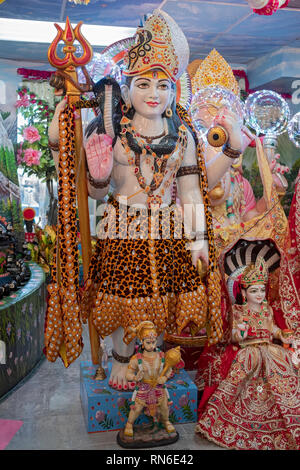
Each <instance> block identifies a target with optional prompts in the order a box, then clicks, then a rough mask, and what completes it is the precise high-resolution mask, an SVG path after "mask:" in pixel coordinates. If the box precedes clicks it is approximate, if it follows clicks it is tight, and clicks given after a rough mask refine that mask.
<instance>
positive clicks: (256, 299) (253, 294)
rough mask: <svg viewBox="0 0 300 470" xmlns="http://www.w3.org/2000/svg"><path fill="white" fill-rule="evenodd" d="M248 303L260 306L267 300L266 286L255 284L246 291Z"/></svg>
mask: <svg viewBox="0 0 300 470" xmlns="http://www.w3.org/2000/svg"><path fill="white" fill-rule="evenodd" d="M246 298H247V301H248V303H251V304H253V305H260V304H261V303H262V302H263V300H264V299H265V298H266V286H265V285H264V284H254V285H253V286H250V287H248V289H247V290H246Z"/></svg>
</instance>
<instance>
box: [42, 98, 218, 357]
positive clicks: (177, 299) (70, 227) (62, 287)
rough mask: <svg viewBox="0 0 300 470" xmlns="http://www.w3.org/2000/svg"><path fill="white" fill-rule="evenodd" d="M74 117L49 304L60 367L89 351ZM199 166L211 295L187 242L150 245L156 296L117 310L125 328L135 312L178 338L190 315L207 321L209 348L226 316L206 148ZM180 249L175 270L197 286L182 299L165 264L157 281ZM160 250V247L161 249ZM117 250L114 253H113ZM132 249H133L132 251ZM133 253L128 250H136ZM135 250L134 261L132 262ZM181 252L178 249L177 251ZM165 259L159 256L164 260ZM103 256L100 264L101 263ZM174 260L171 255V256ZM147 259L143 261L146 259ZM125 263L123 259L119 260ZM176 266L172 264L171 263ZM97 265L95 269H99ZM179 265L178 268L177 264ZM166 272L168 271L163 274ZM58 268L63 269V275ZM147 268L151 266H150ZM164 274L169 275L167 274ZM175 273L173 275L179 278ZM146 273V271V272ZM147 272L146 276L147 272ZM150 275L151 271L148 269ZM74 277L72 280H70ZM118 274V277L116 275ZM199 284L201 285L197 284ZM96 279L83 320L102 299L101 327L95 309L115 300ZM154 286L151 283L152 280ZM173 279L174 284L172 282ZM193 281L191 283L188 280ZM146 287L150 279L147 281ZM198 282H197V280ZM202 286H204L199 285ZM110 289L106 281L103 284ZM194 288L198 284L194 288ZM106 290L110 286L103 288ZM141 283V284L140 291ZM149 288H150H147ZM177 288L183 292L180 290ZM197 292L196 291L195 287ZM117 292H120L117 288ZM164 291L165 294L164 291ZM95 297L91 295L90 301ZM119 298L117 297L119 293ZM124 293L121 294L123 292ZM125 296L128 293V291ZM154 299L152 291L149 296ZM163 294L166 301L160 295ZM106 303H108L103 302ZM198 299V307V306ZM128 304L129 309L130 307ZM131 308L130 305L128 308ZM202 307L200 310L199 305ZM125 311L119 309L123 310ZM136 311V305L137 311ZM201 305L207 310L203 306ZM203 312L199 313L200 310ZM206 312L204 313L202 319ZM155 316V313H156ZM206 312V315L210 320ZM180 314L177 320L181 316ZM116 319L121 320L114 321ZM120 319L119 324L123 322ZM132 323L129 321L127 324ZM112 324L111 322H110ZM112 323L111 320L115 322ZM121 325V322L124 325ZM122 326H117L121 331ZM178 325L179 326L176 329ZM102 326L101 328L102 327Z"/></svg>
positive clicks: (68, 127)
mask: <svg viewBox="0 0 300 470" xmlns="http://www.w3.org/2000/svg"><path fill="white" fill-rule="evenodd" d="M97 105H98V103H97V102H96V101H95V100H91V101H86V100H80V101H78V102H77V103H76V105H75V106H74V107H75V108H77V109H79V108H93V107H97ZM177 108H178V109H177V111H178V114H179V115H180V117H181V119H182V120H185V121H186V122H188V123H189V126H190V128H191V127H192V126H191V123H190V119H189V117H188V115H187V113H186V112H185V110H183V108H181V107H177ZM73 111H74V108H73V107H71V106H67V107H66V108H65V110H64V113H63V117H62V116H61V118H60V143H62V145H60V153H59V175H58V183H59V184H58V186H59V208H58V230H57V235H58V237H57V240H58V245H57V247H56V248H57V249H56V257H55V259H54V262H53V265H52V269H51V271H52V272H51V274H52V282H51V283H50V284H49V287H48V291H49V299H48V308H47V314H46V322H45V354H46V357H47V359H48V360H50V361H55V360H56V359H57V357H58V356H61V357H62V356H64V357H63V360H64V363H65V365H66V366H68V365H69V364H71V363H72V362H73V361H74V360H75V359H76V358H77V357H78V356H79V355H80V353H81V351H82V348H83V343H82V337H81V334H82V329H81V322H80V305H79V297H78V296H79V281H78V246H77V239H76V232H77V214H76V202H75V201H76V192H75V159H74V148H75V133H74V121H73ZM198 163H199V167H200V170H201V173H202V174H201V178H200V184H201V186H202V192H203V199H204V204H205V209H206V217H207V225H208V234H209V242H210V255H209V260H210V266H209V271H208V275H207V277H206V284H207V287H206V292H205V288H204V286H203V285H202V283H201V282H200V281H199V278H198V275H197V273H195V269H194V268H193V266H192V264H191V262H190V260H189V263H186V261H185V260H186V256H190V255H187V254H186V252H185V251H184V250H185V248H184V249H183V245H182V243H183V242H182V241H180V242H179V241H178V240H174V241H173V243H172V246H171V245H170V246H169V247H168V246H166V248H164V247H163V245H165V244H166V245H168V243H170V241H167V240H163V241H162V242H161V244H159V243H157V242H156V241H155V240H151V239H149V240H148V241H147V243H148V246H147V245H146V243H143V244H141V247H140V248H142V249H143V253H144V254H146V253H148V256H149V259H150V265H151V268H150V271H151V282H152V284H149V286H150V285H151V286H152V289H153V295H152V297H150V296H146V297H145V296H144V295H143V296H142V297H135V298H134V297H132V296H130V295H129V296H128V297H127V298H126V297H120V296H117V297H118V299H121V300H120V302H121V303H119V304H118V303H115V304H114V305H115V308H121V307H122V309H123V311H125V314H124V315H123V318H125V320H122V321H124V322H125V323H124V324H125V325H126V324H129V322H130V321H131V318H132V317H131V312H132V311H133V310H134V309H135V310H136V312H138V313H137V315H136V316H135V318H137V319H144V315H145V312H147V314H148V315H149V317H150V318H151V319H152V320H154V318H157V320H156V322H155V323H156V324H157V325H158V326H159V329H160V330H162V329H163V328H164V326H165V324H167V328H169V330H171V331H173V332H174V333H175V330H176V332H178V331H182V329H183V325H184V324H186V321H187V317H188V316H189V315H190V318H192V317H193V321H195V322H196V324H197V325H204V323H205V322H206V321H207V324H206V326H208V333H209V343H211V344H213V343H215V342H217V341H218V340H219V339H220V338H221V335H222V327H221V316H220V278H219V273H218V270H217V268H216V261H215V256H214V244H213V235H212V229H211V213H210V211H209V208H208V197H207V182H206V173H205V166H204V162H203V156H202V151H201V148H200V146H198ZM104 243H105V242H104V241H99V246H98V247H97V250H99V251H98V255H97V259H98V261H99V263H100V260H101V257H102V259H103V261H106V259H104V257H103V253H104V249H103V247H102V248H101V249H100V245H104ZM176 243H178V244H179V245H180V250H181V251H180V250H179V251H178V252H177V251H176V260H175V262H174V260H172V261H173V268H174V270H175V272H176V273H177V274H178V273H179V272H180V269H179V266H180V264H179V265H178V263H181V262H182V260H183V261H184V265H185V266H187V265H189V268H190V269H191V275H192V279H193V280H194V281H195V283H196V285H197V286H198V287H196V288H195V289H192V290H183V291H182V292H181V293H179V291H177V290H176V289H177V288H178V286H179V285H180V286H181V289H182V288H183V287H185V286H183V284H182V283H183V282H184V280H183V279H182V277H181V276H180V275H178V276H176V279H177V281H176V282H175V283H174V284H173V286H174V292H171V291H170V290H168V289H169V287H170V282H169V281H168V284H167V285H168V289H167V288H166V286H165V285H164V282H163V279H164V276H163V271H164V268H163V266H164V265H165V264H162V263H160V264H159V266H160V268H158V273H159V274H160V275H159V283H158V281H157V279H158V276H157V267H156V264H157V261H158V259H159V256H162V260H167V258H168V257H166V256H165V255H167V253H165V251H164V250H165V249H168V250H169V251H168V253H174V251H172V250H175V246H176ZM156 245H157V246H156ZM110 248H111V250H112V251H111V252H112V253H114V254H115V253H116V247H114V248H113V242H112V245H111V247H110ZM112 248H113V249H112ZM130 248H131V247H130ZM130 248H128V249H130ZM132 250H134V248H133V249H131V256H132ZM176 250H178V248H177V247H176ZM128 254H129V251H128V252H127V254H126V250H125V252H124V253H123V255H122V256H124V259H126V257H128ZM158 254H159V256H158ZM99 255H100V259H99ZM169 256H170V255H169ZM141 258H143V256H142V257H141ZM119 259H120V258H119ZM168 261H170V260H168ZM93 263H95V267H94V266H93ZM99 263H96V258H95V257H93V259H92V263H91V269H90V273H92V272H94V273H95V271H97V272H99V273H100V272H101V269H100V264H99ZM176 263H177V264H176ZM166 266H168V267H167V270H168V269H169V267H170V264H169V265H167V264H166ZM161 267H162V268H161ZM57 268H58V269H57ZM144 268H145V266H144ZM162 270H163V271H162ZM174 270H173V271H172V272H174ZM142 272H143V270H142ZM144 272H145V270H144ZM146 272H148V275H149V266H148V268H147V269H146ZM70 273H71V276H70ZM113 274H114V273H113ZM197 278H198V279H197ZM93 279H95V281H94V280H93V281H92V279H91V278H90V277H89V279H88V281H87V283H86V292H85V294H84V296H83V302H82V304H81V307H82V318H83V319H84V320H86V319H87V317H88V315H89V314H90V310H89V308H91V303H90V301H91V299H92V298H93V296H94V298H96V296H97V299H96V301H95V303H94V307H93V315H94V318H95V322H96V323H97V320H96V319H97V315H95V309H97V308H98V311H99V303H100V302H102V305H104V303H105V305H106V306H107V308H108V307H109V308H111V304H110V299H108V295H113V294H112V293H110V294H108V293H107V292H105V291H101V290H98V291H97V288H98V287H99V282H98V281H99V275H96V276H95V275H94V276H93ZM147 279H148V281H149V280H150V278H149V276H148V278H147ZM168 279H170V278H168ZM186 280H187V279H186ZM143 281H144V278H143ZM191 282H192V280H191ZM197 282H198V284H197ZM103 283H104V281H103ZM192 284H193V283H192ZM103 285H104V284H103ZM137 285H138V283H135V289H136V288H137V287H136V286H137ZM143 285H145V284H144V283H143V284H142V286H143ZM176 286H177V287H176ZM190 287H191V286H190ZM115 288H116V286H115ZM158 289H160V292H159V291H158ZM87 292H89V295H87ZM114 293H116V291H114ZM118 293H120V292H118ZM123 293H124V290H123ZM148 293H149V291H148ZM159 294H161V295H159ZM102 297H103V299H102ZM139 299H144V301H145V302H147V308H146V309H145V307H144V305H143V300H140V301H139ZM197 299H198V301H197ZM207 301H208V313H207V312H206V307H205V305H206V304H207ZM126 303H127V304H126ZM125 304H126V305H125ZM196 304H198V307H195V305H196ZM118 305H119V307H117V306H118ZM132 305H134V306H133V307H132ZM200 305H201V306H200ZM197 309H198V310H197ZM200 311H201V312H203V313H201V314H200ZM151 312H152V313H151ZM204 312H205V314H204ZM175 314H176V315H175ZM112 317H113V318H116V316H112ZM117 318H119V317H118V316H117ZM126 318H127V320H126ZM105 321H109V320H107V319H106V320H105ZM110 321H111V320H110ZM118 321H119V320H118ZM117 324H118V323H116V324H115V325H114V327H117V326H116V325H117ZM171 325H173V326H171ZM98 326H99V325H98ZM105 328H106V331H110V329H111V327H108V326H107V327H105ZM126 339H127V341H130V337H129V336H128V335H127V338H126Z"/></svg>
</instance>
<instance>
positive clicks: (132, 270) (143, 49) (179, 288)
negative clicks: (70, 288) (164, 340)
mask: <svg viewBox="0 0 300 470" xmlns="http://www.w3.org/2000/svg"><path fill="white" fill-rule="evenodd" d="M188 55H189V50H188V44H187V41H186V38H185V36H184V35H183V33H182V31H181V30H180V28H179V27H178V26H177V25H176V23H175V22H174V21H173V20H172V18H170V17H169V16H168V15H167V14H166V13H164V12H163V11H161V10H156V11H154V13H153V14H151V15H150V16H148V18H147V19H146V21H145V24H144V26H143V27H140V28H138V30H137V33H136V40H135V44H134V45H133V46H132V47H131V48H130V49H129V50H128V52H127V55H126V57H125V60H124V63H125V69H124V70H123V80H124V81H123V84H122V85H121V87H119V86H118V84H117V82H115V81H114V80H112V79H111V78H107V79H104V80H103V81H102V82H101V83H100V84H99V87H100V88H101V87H102V90H103V93H102V94H101V97H102V98H101V100H100V114H99V116H98V118H96V119H95V121H93V122H92V123H91V124H90V126H89V127H88V130H87V138H86V142H85V152H86V158H87V164H88V170H89V171H88V174H87V186H88V192H89V195H90V197H92V198H95V199H98V200H99V199H103V198H104V197H105V196H106V195H107V194H108V192H109V191H110V188H112V193H113V194H112V196H111V197H110V198H109V200H108V203H107V205H106V206H105V212H104V214H103V215H104V217H103V221H102V222H103V223H101V224H100V225H101V227H100V231H99V235H98V236H99V239H98V241H97V244H96V248H95V253H94V255H93V256H92V259H91V263H90V270H89V274H88V277H87V279H86V280H85V290H84V293H83V296H82V301H81V305H80V309H81V315H82V317H83V319H84V320H86V319H87V318H88V317H89V316H90V315H91V318H92V320H93V324H94V325H95V328H96V330H97V332H98V334H99V336H101V337H102V338H103V337H106V336H108V335H112V340H113V357H114V360H113V367H112V372H111V376H110V384H111V386H112V387H114V388H118V389H127V388H129V387H130V383H128V380H127V378H126V370H127V365H128V363H129V361H130V357H131V356H132V354H133V352H134V346H135V344H134V341H133V340H134V334H133V331H132V329H131V328H134V327H137V326H138V324H139V323H140V322H141V321H142V320H149V321H152V322H153V323H154V324H155V326H156V328H157V331H158V333H159V334H161V333H163V332H164V331H165V330H166V331H168V332H169V333H170V334H172V333H176V334H180V332H181V331H182V330H183V329H184V328H186V327H188V326H189V325H195V326H196V328H198V329H200V328H203V327H205V326H207V325H208V326H209V328H208V331H209V334H208V341H209V343H210V344H213V343H215V342H217V341H218V340H219V339H220V338H221V336H222V331H221V329H220V324H221V319H220V292H219V280H220V277H219V272H218V268H217V264H216V259H215V251H214V250H215V249H214V242H213V231H212V227H211V224H210V219H211V215H210V208H209V204H208V197H207V180H208V184H209V186H210V187H214V185H215V184H216V183H217V182H218V181H219V178H220V175H222V174H223V173H224V172H225V171H226V170H227V168H228V167H229V166H230V163H231V162H232V154H234V156H235V157H236V156H237V155H239V150H238V149H240V148H241V131H240V126H239V124H238V121H237V119H236V116H235V115H234V114H233V113H232V112H231V111H228V112H227V113H226V115H224V116H220V117H219V119H218V120H217V121H218V123H219V124H220V125H222V126H223V127H224V128H226V130H227V132H228V134H229V141H228V145H227V147H226V148H224V149H223V151H222V152H220V154H219V158H218V161H217V162H216V164H215V165H211V167H210V168H209V170H208V171H207V173H206V170H205V165H204V160H203V155H202V153H201V149H200V147H199V146H198V142H197V138H196V135H195V133H194V131H193V128H192V126H191V122H190V119H189V117H188V115H187V113H186V112H185V110H184V109H182V108H181V107H180V106H176V103H175V96H176V93H175V83H176V81H177V80H178V78H179V77H180V75H181V74H182V72H183V71H184V70H185V68H186V66H187V64H188ZM66 101H67V100H63V101H62V102H61V103H59V104H58V106H57V108H56V111H55V115H54V118H53V121H52V124H51V126H50V129H49V138H50V141H52V143H53V144H54V147H53V157H54V159H55V160H56V161H58V154H57V152H56V151H55V144H56V143H57V141H58V135H59V134H58V121H59V118H60V116H64V115H65V111H66V109H67V107H66ZM83 107H84V103H83ZM175 179H176V181H177V188H178V197H179V199H180V202H181V206H182V208H183V210H184V221H185V226H186V227H187V230H186V231H185V233H183V230H182V229H183V224H182V222H178V217H177V215H178V211H176V208H175V205H174V204H173V201H172V192H173V191H172V189H173V183H174V181H175ZM110 183H111V185H110ZM157 214H158V215H157ZM168 218H169V219H170V220H169V223H170V230H169V231H168V227H167V225H168V224H167V219H168ZM155 221H156V222H157V221H158V225H155V224H156V222H155ZM178 227H179V232H181V233H183V234H182V235H178V230H177V231H176V228H177V229H178ZM127 228H128V230H127ZM175 232H176V233H175ZM187 242H189V243H190V244H189V245H188V249H187ZM199 259H200V260H201V261H202V262H203V263H204V264H205V265H206V266H207V274H206V278H205V282H204V281H203V280H202V279H201V278H200V276H199V274H198V272H197V269H196V264H197V261H198V260H199ZM53 341H54V339H53ZM66 341H67V339H66ZM70 348H71V346H70ZM70 354H71V352H70Z"/></svg>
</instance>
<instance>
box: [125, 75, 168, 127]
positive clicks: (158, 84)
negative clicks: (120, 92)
mask: <svg viewBox="0 0 300 470" xmlns="http://www.w3.org/2000/svg"><path fill="white" fill-rule="evenodd" d="M129 97H130V101H131V105H132V106H133V108H134V109H135V111H136V113H138V114H139V115H141V116H143V117H146V118H148V119H155V118H157V117H158V116H161V115H162V114H163V112H164V111H165V110H166V108H167V106H168V105H170V103H171V101H172V98H173V90H172V86H171V80H169V79H168V78H152V77H148V76H146V77H145V76H136V77H134V78H133V79H132V81H131V84H130V89H129Z"/></svg>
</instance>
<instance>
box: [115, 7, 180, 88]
mask: <svg viewBox="0 0 300 470" xmlns="http://www.w3.org/2000/svg"><path fill="white" fill-rule="evenodd" d="M124 65H125V70H124V72H123V73H124V75H128V76H134V75H140V74H143V73H144V72H146V71H147V70H149V69H160V70H162V71H164V72H165V73H166V74H167V75H168V77H169V78H170V79H171V80H172V81H173V82H174V83H176V81H177V79H178V78H179V77H178V71H179V63H178V56H177V54H176V52H175V49H174V45H173V42H172V35H171V31H170V28H169V26H168V24H167V22H166V20H165V18H164V17H163V16H161V15H157V14H156V15H154V14H153V15H151V16H150V17H149V18H148V19H147V20H146V22H145V25H144V27H143V28H138V29H137V32H136V42H135V44H134V45H133V46H132V47H131V49H129V50H128V52H127V54H126V56H125V57H124Z"/></svg>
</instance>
